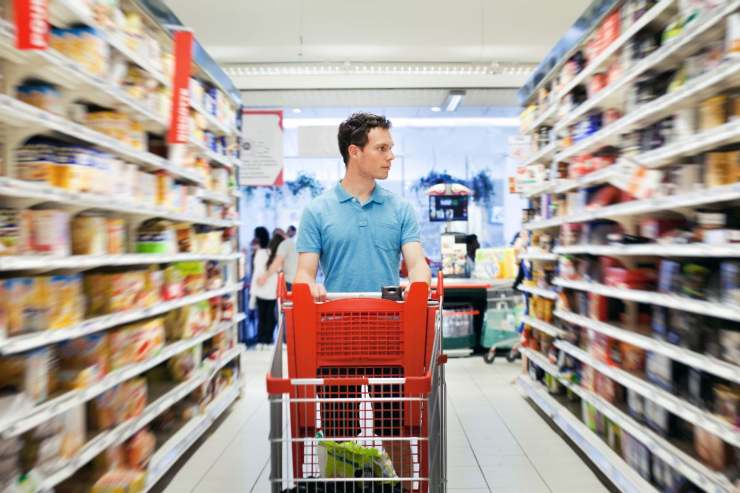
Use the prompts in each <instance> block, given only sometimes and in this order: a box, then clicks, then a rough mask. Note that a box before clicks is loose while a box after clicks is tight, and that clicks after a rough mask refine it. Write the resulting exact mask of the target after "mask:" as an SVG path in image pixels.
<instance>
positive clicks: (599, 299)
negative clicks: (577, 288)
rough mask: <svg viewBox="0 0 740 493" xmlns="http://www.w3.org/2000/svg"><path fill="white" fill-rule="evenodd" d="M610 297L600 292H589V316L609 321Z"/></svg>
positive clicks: (601, 320) (600, 320)
mask: <svg viewBox="0 0 740 493" xmlns="http://www.w3.org/2000/svg"><path fill="white" fill-rule="evenodd" d="M608 303H609V299H608V298H607V297H606V296H601V295H599V294H594V293H588V311H589V316H590V317H591V318H593V319H594V320H598V321H599V322H608V321H609V312H608V308H607V307H608Z"/></svg>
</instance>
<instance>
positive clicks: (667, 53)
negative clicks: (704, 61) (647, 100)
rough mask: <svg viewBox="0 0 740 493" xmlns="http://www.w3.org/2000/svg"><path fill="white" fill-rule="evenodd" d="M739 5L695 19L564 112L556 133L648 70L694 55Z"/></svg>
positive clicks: (623, 90) (734, 4) (723, 8)
mask: <svg viewBox="0 0 740 493" xmlns="http://www.w3.org/2000/svg"><path fill="white" fill-rule="evenodd" d="M656 7H657V6H656ZM738 7H740V1H738V0H733V1H732V2H731V3H729V4H727V5H726V6H725V7H722V8H720V9H717V10H714V11H712V12H710V13H708V15H706V16H705V18H704V19H699V20H695V21H694V22H693V23H692V24H691V25H689V27H688V28H687V29H686V31H685V32H684V33H683V34H682V35H681V36H679V37H678V38H675V39H673V40H671V41H669V42H667V43H666V44H664V45H663V46H661V47H660V48H659V49H658V50H657V51H656V52H654V53H653V54H651V55H650V56H648V57H647V58H644V59H642V60H641V61H640V62H638V63H637V64H635V65H634V66H633V67H632V68H630V69H628V70H627V71H626V73H625V74H623V75H622V76H621V77H620V78H619V79H618V80H616V81H614V82H613V83H611V84H609V85H608V86H607V87H605V88H604V89H602V90H601V91H599V92H598V93H597V94H595V95H593V96H592V97H591V98H589V99H588V100H587V101H585V102H583V103H582V104H580V105H579V106H578V107H576V108H575V109H573V110H572V111H571V112H569V113H568V114H566V115H563V116H562V118H559V119H558V124H557V125H556V126H555V132H556V133H558V132H561V131H562V130H563V129H565V128H566V127H568V126H570V125H572V124H573V123H574V122H575V121H576V120H578V119H579V118H581V117H583V116H584V115H586V114H587V113H589V112H590V111H592V110H594V109H595V108H599V107H601V106H604V105H606V103H607V102H608V101H611V100H612V99H614V98H615V97H617V96H618V95H619V96H621V94H622V93H624V92H625V90H626V88H627V87H628V86H629V85H630V84H632V83H633V82H635V80H637V78H638V77H639V76H640V75H642V74H643V73H645V72H646V71H648V70H650V69H653V68H655V67H657V66H659V65H661V64H663V63H665V62H666V61H667V60H670V59H672V58H675V57H682V56H686V57H688V56H689V55H692V54H693V52H694V50H695V46H696V43H697V41H698V40H700V39H701V37H702V36H704V35H705V34H707V33H712V31H713V30H714V29H715V28H716V27H717V25H718V24H719V23H720V22H721V21H723V20H724V19H725V18H726V17H727V16H728V15H730V14H731V13H733V12H734V11H735V10H737V9H738ZM571 90H572V89H571Z"/></svg>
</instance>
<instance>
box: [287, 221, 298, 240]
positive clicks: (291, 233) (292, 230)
mask: <svg viewBox="0 0 740 493" xmlns="http://www.w3.org/2000/svg"><path fill="white" fill-rule="evenodd" d="M295 234H296V229H295V226H293V225H292V224H291V225H290V226H288V238H293V237H294V236H295Z"/></svg>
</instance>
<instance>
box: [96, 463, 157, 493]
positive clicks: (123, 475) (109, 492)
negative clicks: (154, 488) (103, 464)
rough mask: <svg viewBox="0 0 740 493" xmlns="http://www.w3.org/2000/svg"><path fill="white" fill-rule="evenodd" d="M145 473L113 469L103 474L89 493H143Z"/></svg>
mask: <svg viewBox="0 0 740 493" xmlns="http://www.w3.org/2000/svg"><path fill="white" fill-rule="evenodd" d="M145 487H146V472H144V471H139V470H132V469H114V470H113V471H110V472H107V473H105V474H104V475H103V476H102V477H101V478H100V479H99V480H98V481H97V482H96V483H95V485H93V487H92V490H91V492H90V493H143V491H144V489H145Z"/></svg>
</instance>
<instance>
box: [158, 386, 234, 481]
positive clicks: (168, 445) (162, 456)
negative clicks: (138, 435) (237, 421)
mask: <svg viewBox="0 0 740 493" xmlns="http://www.w3.org/2000/svg"><path fill="white" fill-rule="evenodd" d="M237 397H239V388H238V387H237V386H236V385H232V386H231V387H229V388H228V389H226V390H223V391H222V392H221V395H219V396H218V397H216V399H214V401H213V402H212V403H210V404H209V405H208V407H207V408H206V411H205V413H204V414H202V415H200V416H196V417H195V418H193V419H191V420H190V421H188V422H187V423H186V424H185V426H183V427H182V428H180V429H179V430H178V431H177V433H175V435H173V436H172V437H171V438H170V439H169V440H167V441H166V442H165V443H164V444H163V445H162V447H161V448H160V449H159V450H157V451H156V452H155V453H154V455H153V456H152V458H151V460H150V462H149V469H148V473H147V483H146V488H145V489H144V491H145V492H148V491H150V490H151V489H152V488H153V487H154V486H155V485H156V484H157V482H158V481H159V480H160V479H162V477H163V476H164V475H165V473H166V472H167V471H168V470H169V469H170V468H172V466H173V465H174V464H175V463H176V462H177V461H178V459H179V458H180V457H182V456H183V454H184V453H185V452H186V451H187V450H188V449H189V448H190V447H192V446H193V444H194V443H195V442H197V441H198V439H199V438H200V437H201V436H203V434H204V433H205V432H206V431H208V429H209V428H210V427H211V426H212V425H213V423H215V422H216V420H218V418H219V417H221V415H222V414H223V413H224V412H225V411H226V409H228V407H229V406H230V405H231V404H232V403H233V402H234V401H235V400H236V399H237Z"/></svg>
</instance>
